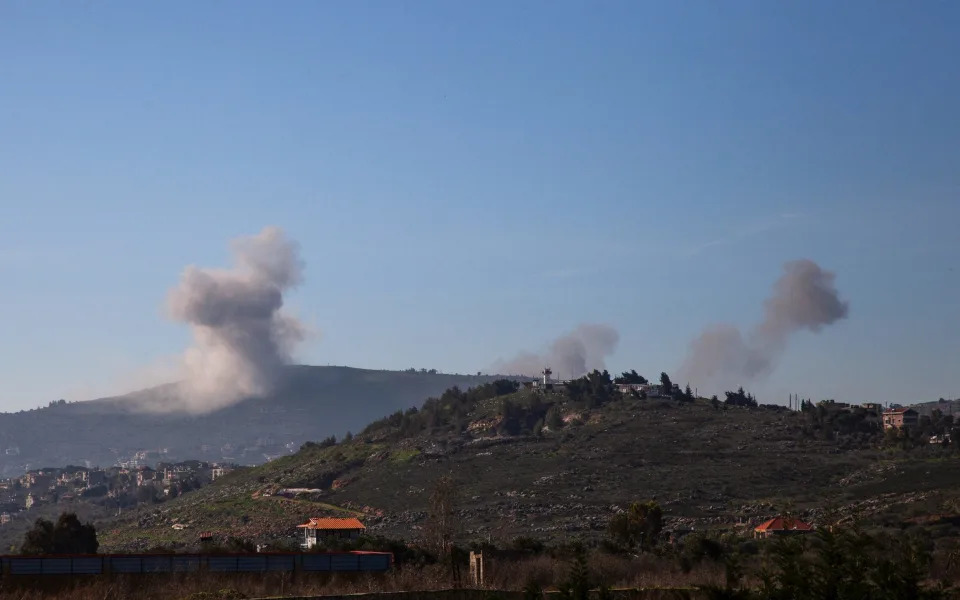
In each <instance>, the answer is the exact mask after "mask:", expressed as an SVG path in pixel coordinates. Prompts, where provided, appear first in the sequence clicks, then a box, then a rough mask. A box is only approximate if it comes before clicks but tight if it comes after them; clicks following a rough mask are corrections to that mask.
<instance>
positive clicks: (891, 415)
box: [883, 408, 920, 429]
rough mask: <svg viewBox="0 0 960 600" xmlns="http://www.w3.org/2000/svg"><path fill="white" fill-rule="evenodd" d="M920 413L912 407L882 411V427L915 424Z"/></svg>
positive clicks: (899, 427)
mask: <svg viewBox="0 0 960 600" xmlns="http://www.w3.org/2000/svg"><path fill="white" fill-rule="evenodd" d="M919 417H920V415H919V414H918V413H917V411H915V410H913V409H912V408H891V409H890V410H885V411H883V428H884V429H903V428H904V427H913V426H915V425H916V424H917V420H918V419H919Z"/></svg>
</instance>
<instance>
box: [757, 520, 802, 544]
mask: <svg viewBox="0 0 960 600" xmlns="http://www.w3.org/2000/svg"><path fill="white" fill-rule="evenodd" d="M812 532H813V525H811V524H809V523H804V522H803V521H801V520H800V519H793V518H790V517H774V518H773V519H770V520H769V521H765V522H763V523H761V524H760V525H757V526H756V527H754V528H753V537H755V538H758V539H762V538H768V537H771V536H774V535H794V534H804V533H812Z"/></svg>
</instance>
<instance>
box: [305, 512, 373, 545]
mask: <svg viewBox="0 0 960 600" xmlns="http://www.w3.org/2000/svg"><path fill="white" fill-rule="evenodd" d="M297 529H303V543H301V544H300V545H301V546H302V547H303V548H306V549H308V550H309V549H310V548H313V547H314V546H316V545H317V540H324V539H327V538H337V539H351V540H352V539H356V538H358V537H360V534H361V533H363V531H364V530H365V529H366V527H364V526H363V523H361V522H360V520H359V519H356V518H348V519H335V518H323V517H313V518H311V519H310V520H309V521H307V522H306V523H303V524H302V525H297Z"/></svg>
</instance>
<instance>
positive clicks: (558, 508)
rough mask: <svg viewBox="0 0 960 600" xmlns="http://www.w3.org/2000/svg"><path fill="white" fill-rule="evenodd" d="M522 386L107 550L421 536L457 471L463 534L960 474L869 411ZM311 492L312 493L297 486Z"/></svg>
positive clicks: (262, 470)
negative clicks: (631, 509)
mask: <svg viewBox="0 0 960 600" xmlns="http://www.w3.org/2000/svg"><path fill="white" fill-rule="evenodd" d="M498 385H499V387H498ZM514 385H515V384H510V383H509V382H501V383H500V384H487V385H484V386H481V387H480V388H477V389H474V390H472V391H470V392H467V393H464V392H460V391H459V390H455V391H450V392H447V393H445V394H443V395H442V396H441V397H440V398H439V399H433V400H430V401H428V402H427V403H426V404H425V405H424V406H423V407H422V408H421V409H419V410H411V411H406V412H398V413H395V414H393V415H392V416H390V417H388V418H385V419H382V420H380V421H378V422H376V423H373V424H371V425H370V426H368V427H367V428H366V429H365V430H364V431H363V432H362V433H360V434H358V435H356V436H355V437H354V438H353V439H351V440H349V441H345V442H341V443H339V444H336V445H332V446H326V447H324V446H323V445H318V444H309V445H306V446H305V447H304V448H302V449H301V450H300V451H299V452H298V453H296V454H294V455H292V456H287V457H284V458H280V459H277V460H274V461H271V462H269V463H267V464H264V465H262V466H259V467H256V468H253V469H249V470H244V471H242V472H237V473H234V474H232V475H230V476H229V477H226V478H224V479H223V480H221V481H219V482H217V483H216V484H214V485H212V486H209V487H207V488H204V489H202V490H200V491H197V492H194V493H191V494H188V495H186V496H184V497H182V498H179V499H177V500H174V501H171V502H168V503H165V504H163V505H160V506H159V507H157V508H156V509H148V508H143V509H141V510H140V511H139V513H137V514H135V515H130V516H128V517H126V518H125V519H124V520H121V521H117V522H113V523H109V524H107V523H104V524H102V525H101V531H102V534H101V539H102V541H103V544H104V547H105V548H107V549H115V550H118V549H127V550H129V549H145V548H148V547H153V546H156V545H173V546H190V545H193V544H194V543H195V541H196V536H197V532H198V531H212V532H214V533H215V534H216V535H218V536H220V537H223V538H226V537H228V536H237V537H243V538H248V539H251V540H254V541H258V542H276V541H279V540H292V539H293V538H294V536H295V535H296V530H295V528H294V527H295V525H296V524H298V523H300V522H303V521H305V520H306V519H307V518H308V517H310V516H322V515H331V516H335V515H338V514H339V515H346V514H356V515H359V516H362V518H363V520H364V522H365V523H366V524H367V527H368V529H369V530H370V532H371V533H377V534H383V535H386V536H390V537H399V538H404V539H407V540H413V539H417V538H418V537H419V536H420V534H421V527H422V525H423V524H424V521H425V518H426V511H427V507H428V497H429V494H430V491H431V487H432V486H433V484H434V482H435V481H436V480H437V478H438V477H439V476H441V475H446V474H449V475H451V476H452V477H453V478H454V480H455V481H456V482H457V485H458V488H459V494H458V498H459V499H458V505H457V511H458V517H459V518H458V522H459V526H460V531H459V535H460V538H461V539H463V540H485V539H491V540H509V539H512V538H513V537H515V536H518V535H527V536H533V537H538V538H541V539H545V540H550V539H561V538H563V539H568V538H570V537H571V536H579V537H587V538H590V537H594V538H596V537H599V536H601V535H603V532H604V530H605V528H606V526H607V523H608V521H609V519H610V518H611V516H613V515H614V514H616V513H617V511H618V510H621V509H622V508H624V507H626V506H627V505H628V504H629V503H630V502H632V501H635V500H639V499H655V500H657V501H658V502H659V503H660V504H661V505H662V506H663V507H664V509H665V512H666V515H667V524H668V527H669V528H673V529H689V528H697V529H703V528H708V527H732V526H736V524H737V522H738V521H741V522H744V523H746V522H749V521H751V520H756V519H759V518H762V517H767V516H770V515H773V514H775V513H776V512H778V511H780V510H784V509H787V508H789V509H790V510H793V511H797V512H800V513H802V514H805V515H808V516H809V517H810V518H814V519H815V518H816V516H817V515H818V514H820V512H821V511H822V510H823V509H824V508H825V507H827V506H828V505H835V506H837V507H840V508H841V509H842V510H847V511H851V510H854V509H856V510H857V511H859V512H860V513H862V514H867V515H871V514H872V515H875V517H876V518H878V519H879V518H886V519H890V518H894V519H895V520H896V519H899V520H903V519H907V518H908V517H911V516H916V514H920V513H923V512H936V511H938V510H942V506H943V505H945V504H949V502H951V501H953V498H954V494H953V490H955V489H956V488H957V486H958V484H960V461H957V459H956V458H955V455H954V454H953V452H954V451H953V450H952V449H948V448H939V447H937V448H933V447H929V448H927V447H924V448H920V449H917V450H913V451H910V452H905V451H902V450H893V449H886V447H885V446H883V441H884V438H883V435H882V434H881V433H880V430H879V424H878V420H877V419H876V417H875V416H873V415H870V414H866V413H864V412H863V411H854V412H852V413H843V414H840V413H838V414H837V415H834V416H831V415H830V414H828V413H826V412H824V411H823V410H821V411H820V414H817V412H816V411H813V412H811V413H806V414H805V413H796V412H792V411H788V410H786V409H784V408H782V407H777V408H774V407H767V408H765V407H759V408H757V407H753V408H750V407H740V406H726V405H723V404H722V403H720V404H718V403H711V402H710V401H708V400H705V399H698V400H695V401H676V400H672V399H640V398H636V397H630V396H627V397H622V396H620V395H619V394H617V393H611V392H610V391H609V390H608V389H604V390H601V391H599V392H598V391H597V390H590V389H589V386H588V389H586V390H580V391H575V392H574V393H565V394H540V393H538V392H535V391H533V390H520V391H514V389H513V386H514ZM551 424H552V425H553V426H552V427H551V426H550V425H551ZM295 488H301V489H305V490H306V491H302V492H300V493H296V492H286V494H287V495H288V496H291V497H284V496H283V495H281V494H284V493H285V492H283V490H290V489H295ZM891 515H893V517H891ZM898 522H899V521H898ZM175 524H177V525H178V527H179V526H181V525H182V526H185V527H184V528H182V529H174V528H173V525H175Z"/></svg>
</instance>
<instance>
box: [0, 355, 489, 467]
mask: <svg viewBox="0 0 960 600" xmlns="http://www.w3.org/2000/svg"><path fill="white" fill-rule="evenodd" d="M490 379H491V378H490V377H483V376H474V375H448V374H440V373H436V372H435V371H427V370H425V369H424V370H420V371H415V370H413V369H411V370H408V371H375V370H367V369H355V368H348V367H318V366H293V367H289V368H288V369H287V372H286V374H285V376H284V378H283V381H282V384H281V385H280V386H278V388H277V389H276V391H275V392H274V393H273V394H271V395H270V396H268V397H263V398H250V399H248V400H245V401H242V402H239V403H237V404H235V405H232V406H228V407H226V408H223V409H220V410H217V411H214V412H211V413H208V414H202V415H191V414H186V413H182V412H171V413H152V412H145V411H144V410H143V406H144V401H145V400H146V399H147V398H151V397H154V396H156V395H158V393H162V392H163V388H155V389H151V390H144V391H141V392H136V393H132V394H127V395H124V396H119V397H112V398H102V399H99V400H91V401H85V402H52V403H51V404H50V406H47V407H44V408H39V409H35V410H29V411H20V412H17V413H0V476H9V475H19V474H22V473H23V472H24V471H25V470H27V469H30V468H41V467H51V466H58V465H61V466H62V465H70V464H77V465H87V466H90V465H101V466H108V465H113V464H115V463H117V462H118V461H131V462H135V463H136V462H138V463H140V464H154V463H156V462H159V461H167V462H171V461H177V460H186V459H197V460H208V461H222V462H237V463H241V464H250V465H252V464H260V463H263V462H265V461H266V460H267V459H268V458H271V457H275V456H280V455H284V454H290V453H291V452H292V451H294V450H296V449H297V448H298V447H299V446H300V444H302V443H303V442H304V441H307V440H316V439H322V438H324V437H327V436H330V435H343V434H344V433H345V432H347V431H349V430H354V431H356V430H357V429H359V428H361V427H363V426H364V425H366V423H367V422H368V421H369V420H370V415H378V414H386V413H389V412H392V411H394V410H396V409H399V408H407V407H410V406H413V405H416V404H419V403H420V402H422V400H423V398H425V397H427V396H431V395H435V394H439V393H441V392H442V391H443V390H445V389H447V388H449V387H451V386H455V385H456V386H461V387H469V386H472V385H477V384H480V383H483V382H485V381H489V380H490Z"/></svg>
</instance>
